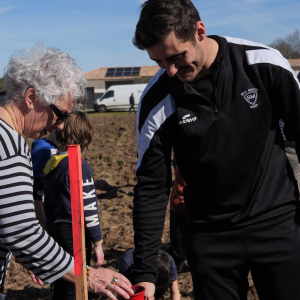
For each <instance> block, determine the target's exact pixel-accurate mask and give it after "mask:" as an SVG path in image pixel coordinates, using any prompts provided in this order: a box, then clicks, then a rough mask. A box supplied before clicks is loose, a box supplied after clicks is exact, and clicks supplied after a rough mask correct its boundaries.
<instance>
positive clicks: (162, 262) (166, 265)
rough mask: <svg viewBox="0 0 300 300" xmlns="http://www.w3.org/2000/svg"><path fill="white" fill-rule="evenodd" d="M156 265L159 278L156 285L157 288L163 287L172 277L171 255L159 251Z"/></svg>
mask: <svg viewBox="0 0 300 300" xmlns="http://www.w3.org/2000/svg"><path fill="white" fill-rule="evenodd" d="M156 267H157V280H156V284H155V286H156V288H161V287H163V286H165V285H166V284H167V283H168V282H169V281H170V277H171V269H172V263H171V259H170V257H169V255H168V254H167V253H166V252H164V251H161V250H159V251H158V259H157V262H156Z"/></svg>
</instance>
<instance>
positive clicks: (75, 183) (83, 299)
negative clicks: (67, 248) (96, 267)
mask: <svg viewBox="0 0 300 300" xmlns="http://www.w3.org/2000/svg"><path fill="white" fill-rule="evenodd" d="M68 153H69V173H70V193H71V210H72V232H73V252H74V261H75V263H74V266H75V286H76V300H87V299H88V293H87V278H86V257H85V232H84V212H83V191H82V161H81V151H80V146H79V145H70V146H68Z"/></svg>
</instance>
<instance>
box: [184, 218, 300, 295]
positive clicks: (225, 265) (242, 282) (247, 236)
mask: <svg viewBox="0 0 300 300" xmlns="http://www.w3.org/2000/svg"><path fill="white" fill-rule="evenodd" d="M183 248H184V251H185V254H186V257H187V260H188V262H189V267H190V270H191V273H192V278H193V285H194V290H195V296H196V299H199V300H200V299H201V300H212V299H213V300H246V299H247V291H248V280H247V275H248V272H249V270H250V271H251V274H252V279H253V281H254V285H255V287H256V289H257V292H258V296H259V299H260V300H270V299H272V300H287V299H288V300H299V299H300V230H299V222H298V217H296V213H294V212H293V213H288V214H285V215H282V216H279V217H276V218H274V219H271V220H268V221H264V222H261V223H258V224H255V225H250V226H247V227H245V228H241V229H236V230H231V231H220V230H211V231H208V230H202V231H201V230H194V231H191V230H190V231H189V232H186V231H185V233H184V236H183Z"/></svg>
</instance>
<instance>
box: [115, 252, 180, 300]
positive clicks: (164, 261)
mask: <svg viewBox="0 0 300 300" xmlns="http://www.w3.org/2000/svg"><path fill="white" fill-rule="evenodd" d="M133 251H134V249H131V250H128V251H127V252H125V253H124V254H123V256H122V258H121V261H120V267H119V272H120V273H121V274H123V275H124V276H125V277H127V278H128V279H129V280H130V281H132V276H131V271H132V269H133ZM156 267H157V280H156V284H155V287H156V290H155V295H154V297H155V300H158V299H162V298H163V295H164V294H165V293H166V292H167V291H168V289H169V288H170V298H171V300H179V299H180V292H179V288H178V282H177V269H176V265H175V262H174V260H173V258H172V256H171V255H169V254H168V253H166V252H165V251H163V250H159V252H158V258H157V262H156Z"/></svg>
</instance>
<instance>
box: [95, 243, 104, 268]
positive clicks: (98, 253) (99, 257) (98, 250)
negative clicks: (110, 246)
mask: <svg viewBox="0 0 300 300" xmlns="http://www.w3.org/2000/svg"><path fill="white" fill-rule="evenodd" d="M94 250H95V261H96V264H95V268H98V267H100V266H101V265H102V264H103V261H104V253H103V250H102V244H98V245H96V246H95V247H94Z"/></svg>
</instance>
